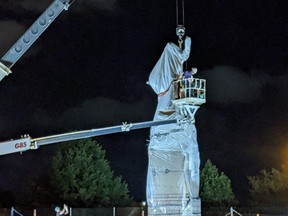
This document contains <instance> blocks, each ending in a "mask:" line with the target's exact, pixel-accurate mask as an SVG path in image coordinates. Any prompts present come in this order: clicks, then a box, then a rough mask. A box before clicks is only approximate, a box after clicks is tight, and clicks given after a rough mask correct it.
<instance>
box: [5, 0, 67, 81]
mask: <svg viewBox="0 0 288 216" xmlns="http://www.w3.org/2000/svg"><path fill="white" fill-rule="evenodd" d="M71 4H72V1H71V0H54V1H53V2H52V3H51V4H50V6H49V7H48V8H47V9H46V10H45V11H44V12H43V13H42V14H41V15H40V17H39V18H38V19H37V20H36V21H35V22H34V23H33V24H32V25H31V27H30V28H29V29H28V30H27V31H26V32H25V33H24V34H23V35H22V36H21V37H20V38H19V39H18V41H17V42H16V43H15V44H14V45H13V46H12V47H11V48H10V49H9V50H8V51H7V52H6V54H5V55H4V56H3V57H2V58H1V59H0V81H1V80H2V79H3V78H4V77H5V76H8V75H9V74H10V73H12V72H11V67H12V66H13V65H14V64H15V63H16V62H17V61H18V60H19V59H20V58H21V56H22V55H23V54H24V53H25V52H26V51H27V50H28V49H29V48H30V47H31V46H32V44H33V43H34V42H35V41H36V40H37V39H38V38H39V37H40V35H41V34H42V33H43V32H44V31H45V30H46V29H47V28H48V27H49V26H50V24H51V23H52V22H53V21H54V20H55V19H56V18H57V17H58V16H59V15H60V13H61V12H62V11H63V10H68V7H69V6H70V5H71Z"/></svg>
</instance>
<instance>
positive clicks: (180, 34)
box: [176, 0, 185, 49]
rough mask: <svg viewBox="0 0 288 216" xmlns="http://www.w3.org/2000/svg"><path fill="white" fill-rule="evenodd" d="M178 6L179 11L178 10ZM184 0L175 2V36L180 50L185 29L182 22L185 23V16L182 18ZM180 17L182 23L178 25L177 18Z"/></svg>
mask: <svg viewBox="0 0 288 216" xmlns="http://www.w3.org/2000/svg"><path fill="white" fill-rule="evenodd" d="M179 4H181V5H180V9H179ZM184 15H185V14H184V0H176V35H177V36H178V43H179V47H180V49H182V44H183V39H182V38H183V36H184V35H185V27H184V24H185V23H184V21H185V16H184ZM181 16H182V23H181V24H180V23H179V18H181Z"/></svg>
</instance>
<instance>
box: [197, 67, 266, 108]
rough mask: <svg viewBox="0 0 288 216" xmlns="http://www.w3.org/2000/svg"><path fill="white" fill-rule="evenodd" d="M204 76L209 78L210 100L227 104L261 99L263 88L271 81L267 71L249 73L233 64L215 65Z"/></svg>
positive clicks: (208, 97)
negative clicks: (266, 73)
mask: <svg viewBox="0 0 288 216" xmlns="http://www.w3.org/2000/svg"><path fill="white" fill-rule="evenodd" d="M203 76H204V77H205V78H206V79H207V89H208V93H207V94H208V95H207V99H208V101H209V102H213V103H219V104H226V105H228V104H231V103H254V102H255V101H258V100H260V99H261V88H262V87H263V85H265V84H266V83H267V82H269V76H267V75H265V73H262V74H258V75H257V74H253V73H252V75H249V74H247V72H245V71H242V70H240V69H237V68H234V67H231V66H215V67H214V68H213V69H211V70H207V71H204V72H203ZM270 82H271V80H270Z"/></svg>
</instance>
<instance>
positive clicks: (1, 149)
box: [0, 119, 186, 155]
mask: <svg viewBox="0 0 288 216" xmlns="http://www.w3.org/2000/svg"><path fill="white" fill-rule="evenodd" d="M185 121H186V119H184V120H182V122H185ZM175 123H179V120H177V119H169V120H161V121H147V122H140V123H134V124H132V123H130V124H127V123H123V124H122V125H118V126H113V127H105V128H99V129H91V130H83V131H75V132H70V133H63V134H58V135H52V136H46V137H40V138H35V139H32V138H31V137H30V136H24V137H23V138H22V139H17V140H10V141H6V142H1V143H0V155H6V154H11V153H16V152H23V151H27V150H34V149H37V148H38V147H40V146H42V145H48V144H54V143H60V142H65V141H71V140H77V139H84V138H90V137H96V136H101V135H107V134H113V133H120V132H128V131H130V130H137V129H143V128H149V127H153V126H159V125H166V124H175Z"/></svg>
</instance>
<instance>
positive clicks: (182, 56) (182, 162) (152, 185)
mask: <svg viewBox="0 0 288 216" xmlns="http://www.w3.org/2000/svg"><path fill="white" fill-rule="evenodd" d="M190 46H191V39H190V38H189V37H186V38H185V47H184V50H181V49H180V48H179V47H178V46H177V45H175V44H173V43H168V44H167V45H166V46H165V48H164V51H163V53H162V55H161V57H160V59H159V60H158V62H157V63H156V65H155V67H154V68H153V70H152V72H151V73H150V76H149V85H150V86H151V87H152V88H153V90H154V91H155V93H156V94H157V95H158V105H157V108H156V112H155V115H154V120H164V119H172V118H173V119H175V118H176V119H180V118H181V116H179V115H178V114H177V112H174V113H173V114H171V115H164V114H162V113H160V112H159V111H160V110H163V109H167V108H169V107H171V105H172V102H171V99H172V98H171V95H172V88H170V86H171V83H172V82H173V80H174V79H175V78H176V77H178V76H179V75H180V74H181V73H182V72H183V63H184V62H185V61H186V60H187V59H188V58H189V55H190ZM163 92H165V94H161V93H163ZM159 94H160V95H161V96H159ZM148 157H149V163H148V174H147V187H146V195H147V203H148V207H152V208H154V207H155V208H160V209H163V212H165V211H166V210H165V208H166V207H165V206H167V205H168V206H169V205H180V206H181V207H182V208H189V207H191V205H192V204H191V202H189V200H187V195H188V197H189V199H190V200H191V199H194V198H195V199H197V198H198V197H199V166H200V158H199V150H198V143H197V132H196V127H195V125H194V123H190V124H189V123H185V124H181V125H178V124H169V125H161V126H155V127H152V128H151V131H150V142H149V146H148Z"/></svg>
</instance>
